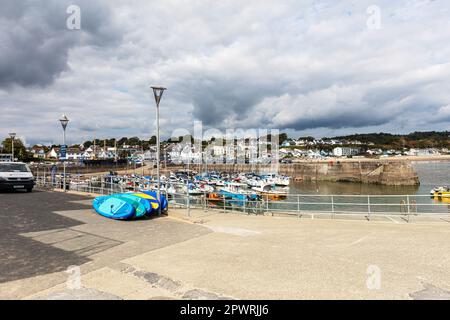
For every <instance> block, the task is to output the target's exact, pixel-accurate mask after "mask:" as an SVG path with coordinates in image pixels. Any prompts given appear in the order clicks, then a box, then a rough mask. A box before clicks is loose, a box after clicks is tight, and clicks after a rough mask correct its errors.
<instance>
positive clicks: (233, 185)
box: [219, 182, 258, 200]
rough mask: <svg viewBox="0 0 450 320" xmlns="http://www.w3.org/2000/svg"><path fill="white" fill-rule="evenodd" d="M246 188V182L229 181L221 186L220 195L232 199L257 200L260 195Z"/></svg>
mask: <svg viewBox="0 0 450 320" xmlns="http://www.w3.org/2000/svg"><path fill="white" fill-rule="evenodd" d="M246 188H247V185H246V184H245V183H238V182H227V183H225V186H223V187H220V188H219V195H220V196H222V197H225V198H227V199H232V200H257V199H258V195H257V194H256V193H255V192H252V191H251V190H247V189H246Z"/></svg>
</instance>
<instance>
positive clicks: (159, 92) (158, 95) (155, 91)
mask: <svg viewBox="0 0 450 320" xmlns="http://www.w3.org/2000/svg"><path fill="white" fill-rule="evenodd" d="M151 88H152V89H153V95H154V96H155V102H156V178H157V188H158V189H157V196H158V201H159V209H158V214H161V186H160V183H161V182H160V178H159V175H160V172H159V165H160V163H159V162H160V160H161V156H160V153H161V150H160V148H161V146H160V144H161V143H160V137H159V103H160V102H161V98H162V95H163V93H164V91H165V90H167V89H166V88H163V87H151Z"/></svg>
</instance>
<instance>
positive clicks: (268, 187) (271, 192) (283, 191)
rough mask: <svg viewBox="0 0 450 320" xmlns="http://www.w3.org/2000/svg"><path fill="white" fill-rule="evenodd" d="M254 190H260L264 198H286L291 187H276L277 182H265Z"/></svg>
mask: <svg viewBox="0 0 450 320" xmlns="http://www.w3.org/2000/svg"><path fill="white" fill-rule="evenodd" d="M252 190H254V191H256V192H258V193H259V194H261V195H262V196H263V198H266V197H267V198H268V199H270V200H279V199H284V198H286V197H287V195H288V194H289V188H287V187H284V188H276V186H275V184H271V183H268V184H265V185H263V186H261V187H253V188H252Z"/></svg>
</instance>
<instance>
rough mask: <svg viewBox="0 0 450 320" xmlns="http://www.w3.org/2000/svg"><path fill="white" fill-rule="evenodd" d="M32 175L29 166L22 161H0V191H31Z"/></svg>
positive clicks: (32, 184) (32, 185)
mask: <svg viewBox="0 0 450 320" xmlns="http://www.w3.org/2000/svg"><path fill="white" fill-rule="evenodd" d="M33 187H34V177H33V174H32V173H31V170H30V168H29V167H28V165H27V164H25V163H23V162H0V191H2V190H26V191H27V192H31V191H33Z"/></svg>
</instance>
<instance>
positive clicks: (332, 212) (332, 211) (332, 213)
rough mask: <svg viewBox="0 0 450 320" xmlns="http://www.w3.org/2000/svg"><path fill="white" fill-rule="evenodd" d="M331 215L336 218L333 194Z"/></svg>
mask: <svg viewBox="0 0 450 320" xmlns="http://www.w3.org/2000/svg"><path fill="white" fill-rule="evenodd" d="M331 215H332V218H333V219H334V196H333V195H332V196H331Z"/></svg>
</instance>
